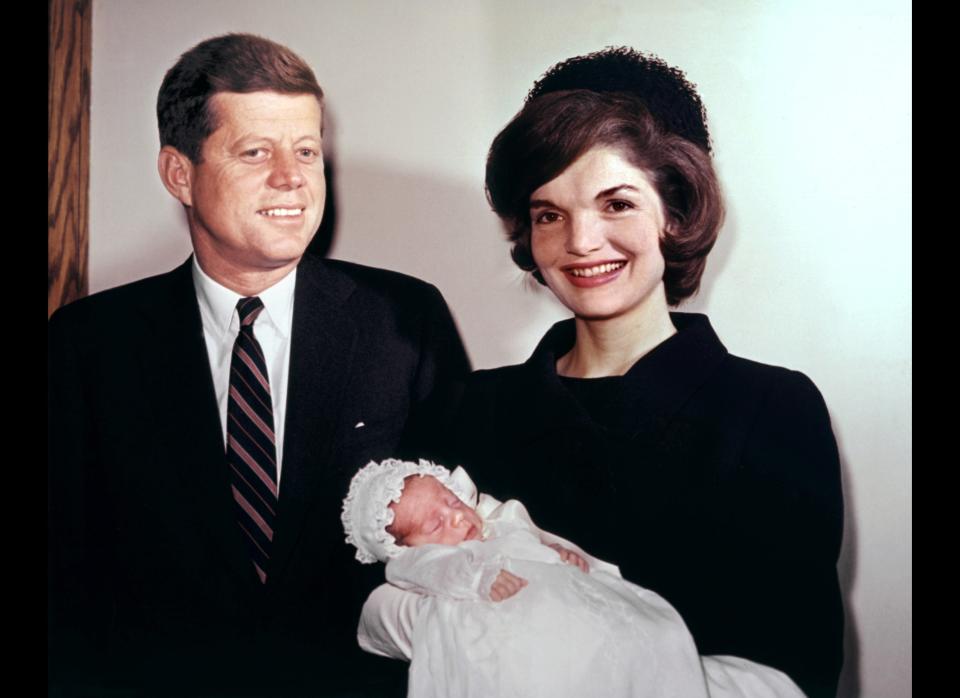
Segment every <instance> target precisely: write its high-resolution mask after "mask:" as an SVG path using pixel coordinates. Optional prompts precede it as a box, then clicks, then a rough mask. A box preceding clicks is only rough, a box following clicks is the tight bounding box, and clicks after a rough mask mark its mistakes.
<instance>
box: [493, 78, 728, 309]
mask: <svg viewBox="0 0 960 698" xmlns="http://www.w3.org/2000/svg"><path fill="white" fill-rule="evenodd" d="M664 122H665V119H657V118H655V117H654V115H653V114H652V113H651V111H650V110H649V108H648V107H647V106H646V102H645V100H644V101H642V100H641V99H640V97H638V96H637V95H634V94H628V93H624V92H597V91H593V90H588V89H575V90H569V91H548V92H545V93H543V94H540V95H538V96H534V97H533V98H531V99H529V100H528V101H527V102H526V104H525V105H524V107H523V109H522V110H521V111H520V112H519V113H518V114H517V115H516V116H515V117H514V118H513V120H511V121H510V123H509V124H507V126H506V127H504V129H503V130H502V131H501V132H500V133H499V134H498V135H497V137H496V138H495V139H494V141H493V144H492V145H491V146H490V152H489V154H488V156H487V170H486V190H487V199H488V200H489V202H490V205H491V206H492V207H493V210H494V211H495V212H496V213H497V215H498V216H500V218H501V219H502V220H503V221H504V223H505V225H506V226H507V237H508V239H509V240H510V241H511V242H512V243H513V249H512V250H511V256H512V257H513V260H514V262H516V263H517V265H518V266H519V267H520V268H521V269H523V270H525V271H532V272H533V275H534V277H535V278H536V279H537V281H539V282H540V283H544V281H543V277H542V275H541V274H540V273H539V272H538V271H537V269H536V263H535V262H534V259H533V253H532V250H531V245H530V233H531V222H530V206H529V204H530V196H531V194H533V192H534V191H536V190H537V189H538V188H539V187H541V186H542V185H543V184H545V183H547V182H549V181H550V180H552V179H553V178H555V177H556V176H557V175H559V174H560V173H561V172H563V171H564V170H565V169H567V167H569V166H570V164H571V163H573V162H574V161H575V160H576V159H577V158H579V157H580V156H581V155H583V154H584V153H586V152H587V151H588V150H590V149H591V148H594V147H597V146H607V147H612V148H615V149H616V150H618V151H619V152H620V154H621V155H622V156H623V157H624V158H625V159H626V160H628V161H629V162H630V163H631V164H632V165H633V166H635V167H637V168H639V169H641V170H643V172H644V173H645V174H646V175H647V177H649V179H650V182H651V184H652V185H653V187H654V189H655V190H656V192H657V194H658V195H659V197H660V199H661V200H662V201H663V204H664V209H665V213H666V221H665V222H666V230H665V231H664V234H663V236H662V238H661V241H660V250H661V252H662V254H663V258H664V261H665V263H666V268H665V271H664V276H663V281H664V288H665V291H666V296H667V302H668V303H669V304H670V305H677V304H678V303H680V301H682V300H684V299H685V298H688V297H690V296H691V295H693V294H694V293H696V291H697V289H698V288H699V286H700V279H701V277H702V275H703V270H704V266H705V264H706V258H707V254H708V253H709V252H710V250H711V248H712V247H713V244H714V242H716V239H717V233H718V232H719V229H720V225H721V223H722V222H723V200H722V196H721V193H720V187H719V184H718V182H717V178H716V174H715V173H714V170H713V163H712V162H711V159H710V156H709V154H708V152H707V150H706V149H705V147H704V146H703V145H702V144H701V143H699V142H697V141H694V140H691V139H690V138H688V137H686V136H685V135H682V134H678V133H675V132H673V131H672V130H670V129H669V128H667V125H666V124H665V123H664ZM704 128H705V127H704ZM704 135H705V131H704Z"/></svg>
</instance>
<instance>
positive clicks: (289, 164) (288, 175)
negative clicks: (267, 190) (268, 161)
mask: <svg viewBox="0 0 960 698" xmlns="http://www.w3.org/2000/svg"><path fill="white" fill-rule="evenodd" d="M272 164H273V168H272V169H271V171H270V178H269V179H268V180H267V184H269V185H270V186H271V187H273V188H274V189H299V188H300V187H302V186H303V182H304V178H303V172H301V170H300V167H301V165H300V163H299V162H298V161H297V158H296V156H295V155H294V154H293V153H284V152H278V153H277V154H276V155H275V156H274V159H273V163H272Z"/></svg>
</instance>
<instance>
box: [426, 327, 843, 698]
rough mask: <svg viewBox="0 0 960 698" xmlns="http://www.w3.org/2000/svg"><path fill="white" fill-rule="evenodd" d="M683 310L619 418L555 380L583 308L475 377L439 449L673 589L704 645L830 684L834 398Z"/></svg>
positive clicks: (632, 382)
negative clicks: (612, 423)
mask: <svg viewBox="0 0 960 698" xmlns="http://www.w3.org/2000/svg"><path fill="white" fill-rule="evenodd" d="M671 317H672V319H673V322H674V324H675V325H676V327H677V329H678V333H677V334H675V335H674V336H672V337H670V338H669V339H668V340H666V341H665V342H663V343H662V344H661V345H659V346H658V347H656V348H655V349H654V350H652V351H651V352H649V353H648V354H647V355H645V356H644V357H643V358H642V359H640V360H639V361H638V362H637V363H636V364H635V365H634V366H633V367H632V368H631V369H630V371H629V372H628V373H627V374H626V375H625V376H624V377H623V379H622V381H620V382H619V385H618V390H619V395H618V397H617V398H616V400H617V402H616V407H617V409H618V411H619V412H621V413H622V416H624V417H625V419H626V421H624V420H623V419H620V420H618V421H619V422H620V424H619V429H608V428H606V427H603V426H600V425H599V424H598V423H597V422H596V421H594V419H592V418H591V416H590V415H589V414H588V413H587V411H586V410H585V409H584V408H583V407H582V406H581V404H580V403H579V402H578V401H577V400H576V399H574V397H573V395H572V394H571V392H570V390H568V388H567V387H566V385H565V384H564V383H563V382H562V380H561V379H560V378H558V377H557V374H556V368H555V365H556V360H557V358H558V357H560V356H562V355H563V354H565V353H566V352H567V351H568V350H569V349H570V348H571V347H572V345H573V341H574V327H573V321H572V320H568V321H565V322H560V323H558V324H556V325H555V326H554V327H553V328H552V329H551V330H550V331H549V332H548V333H547V335H546V336H545V337H544V338H543V340H542V341H541V342H540V344H539V346H537V348H536V350H535V351H534V353H533V356H531V357H530V359H529V360H528V361H527V362H526V363H524V364H521V365H517V366H507V367H504V368H499V369H495V370H487V371H477V372H476V373H474V374H473V375H472V376H471V377H470V379H469V380H468V382H467V384H466V386H465V388H464V392H463V394H462V396H461V401H460V407H459V409H458V410H457V411H456V412H455V413H453V414H452V415H450V416H449V419H448V427H447V429H446V430H445V434H444V436H443V438H442V443H444V444H445V445H444V446H442V447H440V448H439V449H437V450H436V451H433V452H432V453H431V454H430V455H433V456H434V457H435V458H437V460H439V461H440V462H443V463H444V464H446V465H449V466H450V467H453V466H454V465H457V464H462V465H463V466H464V467H465V468H466V469H467V471H468V472H469V473H470V475H471V476H472V477H473V479H474V481H475V482H476V483H477V485H478V487H479V489H480V490H481V491H484V492H489V493H490V494H492V495H494V496H495V497H497V498H498V499H501V500H504V499H510V498H513V499H519V500H520V501H522V502H524V504H526V506H527V508H528V510H529V511H530V514H531V516H532V517H533V520H534V521H535V522H536V523H537V524H538V525H539V526H540V527H541V528H543V529H545V530H548V531H551V532H554V533H557V534H559V535H561V536H563V537H565V538H568V539H570V540H572V541H574V542H576V543H577V544H579V545H580V546H582V547H583V548H584V549H585V550H587V551H588V552H590V553H591V554H593V555H595V556H597V557H599V558H601V559H605V560H608V561H610V562H613V563H615V564H617V565H619V566H620V570H621V572H622V573H623V576H624V577H625V578H626V579H628V580H630V581H632V582H635V583H637V584H639V585H641V586H644V587H647V588H650V589H653V590H654V591H656V592H658V593H659V594H660V595H662V596H664V597H665V598H666V599H667V600H668V601H670V603H672V604H673V605H674V606H675V607H676V608H677V610H678V611H679V612H680V614H681V615H682V616H683V618H684V620H685V621H686V623H687V625H688V627H689V628H690V631H691V632H692V634H693V637H694V638H695V640H696V643H697V647H698V649H699V651H700V653H701V654H704V655H707V654H729V655H736V656H740V657H745V658H748V659H752V660H754V661H758V662H762V663H764V664H768V665H770V666H773V667H776V668H778V669H781V670H782V671H784V672H786V673H787V674H788V675H789V676H790V677H791V678H793V679H794V681H796V682H797V683H798V684H799V685H800V687H801V688H802V689H803V690H804V691H805V692H807V693H808V694H809V695H810V696H833V695H835V692H836V686H837V678H838V675H839V672H840V666H841V663H842V659H843V650H842V636H843V608H842V605H841V598H840V589H839V585H838V581H837V570H836V563H837V557H838V554H839V551H840V540H841V535H842V528H843V498H842V493H841V486H840V464H839V459H838V454H837V445H836V441H835V439H834V436H833V432H832V430H831V428H830V418H829V415H828V413H827V408H826V405H825V404H824V401H823V398H822V397H821V395H820V393H819V391H818V390H817V388H816V386H814V384H813V383H812V382H811V381H810V379H808V378H807V377H806V376H805V375H803V374H802V373H798V372H796V371H790V370H787V369H784V368H779V367H775V366H767V365H764V364H760V363H756V362H753V361H748V360H746V359H742V358H739V357H736V356H731V355H730V354H729V353H728V352H727V350H726V349H725V348H724V346H723V344H721V343H720V340H719V339H718V338H717V335H716V334H715V333H714V331H713V329H712V328H711V326H710V323H709V321H708V320H707V318H706V316H703V315H695V314H681V313H674V314H671Z"/></svg>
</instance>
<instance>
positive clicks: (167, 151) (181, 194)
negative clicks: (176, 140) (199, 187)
mask: <svg viewBox="0 0 960 698" xmlns="http://www.w3.org/2000/svg"><path fill="white" fill-rule="evenodd" d="M157 170H158V171H159V172H160V181H162V182H163V186H165V187H166V188H167V191H168V192H170V193H171V194H173V196H174V197H175V198H176V199H177V200H178V201H179V202H180V203H182V204H183V205H184V206H192V205H193V192H192V184H193V163H192V162H190V158H188V157H187V156H186V155H184V154H183V153H181V152H180V151H179V150H177V149H176V148H174V147H173V146H171V145H165V146H163V147H162V148H160V155H159V156H157Z"/></svg>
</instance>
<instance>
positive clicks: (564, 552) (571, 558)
mask: <svg viewBox="0 0 960 698" xmlns="http://www.w3.org/2000/svg"><path fill="white" fill-rule="evenodd" d="M547 547H549V548H553V549H554V550H556V551H557V552H558V553H560V559H561V560H563V561H564V562H566V563H567V564H568V565H576V566H577V567H579V568H580V569H581V570H583V571H584V572H589V571H590V565H588V564H587V561H586V560H584V559H583V558H582V557H580V556H579V555H578V554H577V553H575V552H573V551H572V550H569V549H568V548H564V547H563V546H562V545H557V544H556V543H548V544H547Z"/></svg>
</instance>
